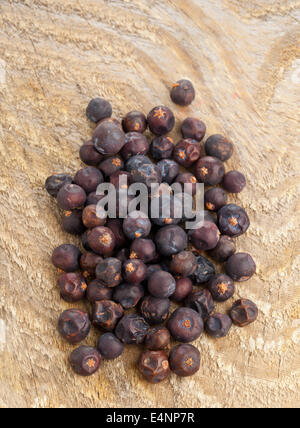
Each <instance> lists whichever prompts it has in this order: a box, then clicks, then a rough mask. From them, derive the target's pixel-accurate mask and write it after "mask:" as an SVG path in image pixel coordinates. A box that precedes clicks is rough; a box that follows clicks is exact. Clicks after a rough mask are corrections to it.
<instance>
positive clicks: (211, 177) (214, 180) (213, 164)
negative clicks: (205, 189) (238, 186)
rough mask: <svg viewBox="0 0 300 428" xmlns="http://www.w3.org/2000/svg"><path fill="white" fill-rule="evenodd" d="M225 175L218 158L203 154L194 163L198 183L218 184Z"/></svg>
mask: <svg viewBox="0 0 300 428" xmlns="http://www.w3.org/2000/svg"><path fill="white" fill-rule="evenodd" d="M224 175H225V168H224V165H223V163H222V162H221V161H220V159H217V158H214V157H212V156H204V157H203V158H201V159H199V160H198V162H197V164H196V177H197V179H198V181H199V182H200V183H204V184H207V185H210V186H215V185H216V184H220V183H221V182H222V180H223V177H224Z"/></svg>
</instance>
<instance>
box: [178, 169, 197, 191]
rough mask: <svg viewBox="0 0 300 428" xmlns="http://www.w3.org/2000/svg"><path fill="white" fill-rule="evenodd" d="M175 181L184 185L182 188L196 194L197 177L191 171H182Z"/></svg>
mask: <svg viewBox="0 0 300 428" xmlns="http://www.w3.org/2000/svg"><path fill="white" fill-rule="evenodd" d="M175 183H179V184H180V185H181V186H182V190H183V191H184V192H185V193H188V194H189V195H192V196H194V195H195V194H196V192H197V178H196V177H195V176H194V175H193V174H192V173H190V172H182V173H180V174H178V175H177V177H176V179H175Z"/></svg>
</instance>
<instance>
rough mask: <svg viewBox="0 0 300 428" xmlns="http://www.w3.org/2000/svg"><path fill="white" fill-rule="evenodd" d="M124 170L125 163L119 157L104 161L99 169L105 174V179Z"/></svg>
mask: <svg viewBox="0 0 300 428" xmlns="http://www.w3.org/2000/svg"><path fill="white" fill-rule="evenodd" d="M123 168H124V162H123V161H122V159H121V158H120V157H119V156H112V157H109V158H107V159H104V160H103V161H102V162H101V163H100V165H99V169H100V171H102V172H103V174H104V175H105V177H110V176H111V175H113V174H115V173H116V172H118V171H120V170H122V169H123Z"/></svg>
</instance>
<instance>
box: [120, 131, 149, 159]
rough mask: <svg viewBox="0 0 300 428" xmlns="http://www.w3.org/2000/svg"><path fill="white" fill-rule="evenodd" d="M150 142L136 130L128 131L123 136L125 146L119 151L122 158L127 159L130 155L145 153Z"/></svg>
mask: <svg viewBox="0 0 300 428" xmlns="http://www.w3.org/2000/svg"><path fill="white" fill-rule="evenodd" d="M149 149H150V144H149V143H148V140H147V138H146V137H145V136H144V135H142V134H140V133H138V132H129V133H128V134H126V136H125V146H124V147H123V149H122V151H121V155H122V158H123V159H124V160H125V161H127V160H128V159H130V158H131V157H132V156H137V155H146V154H147V153H148V152H149Z"/></svg>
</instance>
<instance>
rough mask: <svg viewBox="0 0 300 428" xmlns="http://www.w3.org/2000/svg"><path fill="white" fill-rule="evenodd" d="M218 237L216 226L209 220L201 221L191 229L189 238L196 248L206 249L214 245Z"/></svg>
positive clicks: (210, 248)
mask: <svg viewBox="0 0 300 428" xmlns="http://www.w3.org/2000/svg"><path fill="white" fill-rule="evenodd" d="M219 239H220V231H219V229H218V227H217V226H216V225H215V224H214V223H212V222H211V221H205V220H204V221H203V222H201V223H200V224H199V225H198V227H197V229H194V230H192V231H191V234H190V240H191V242H192V244H193V246H194V247H195V248H196V249H197V250H202V251H207V250H212V249H213V248H215V247H216V245H217V243H218V241H219Z"/></svg>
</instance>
